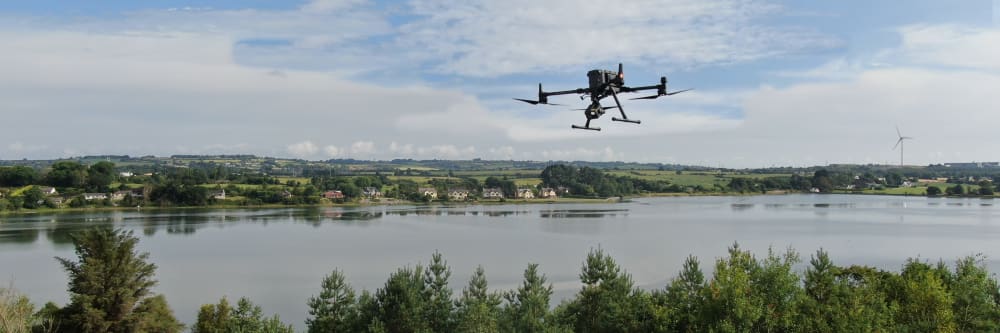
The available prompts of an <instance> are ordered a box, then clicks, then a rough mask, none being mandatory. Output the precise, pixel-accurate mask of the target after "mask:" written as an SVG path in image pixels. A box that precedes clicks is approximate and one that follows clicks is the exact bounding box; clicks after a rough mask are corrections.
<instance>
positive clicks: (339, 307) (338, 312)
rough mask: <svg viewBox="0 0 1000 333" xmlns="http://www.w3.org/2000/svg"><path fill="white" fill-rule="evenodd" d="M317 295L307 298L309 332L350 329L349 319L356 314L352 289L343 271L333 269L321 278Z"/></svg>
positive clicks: (344, 330)
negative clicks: (309, 316)
mask: <svg viewBox="0 0 1000 333" xmlns="http://www.w3.org/2000/svg"><path fill="white" fill-rule="evenodd" d="M321 288H322V289H321V291H320V293H319V296H314V297H310V298H309V302H308V304H309V315H311V316H313V318H309V319H306V326H307V327H308V328H309V332H310V333H313V332H317V333H318V332H347V331H351V322H350V321H351V320H353V319H354V318H355V317H356V316H357V314H356V313H355V312H356V311H357V303H356V300H355V298H354V290H353V289H352V288H351V285H350V284H348V283H347V281H345V279H344V273H343V272H341V271H339V270H334V271H333V272H331V273H330V275H327V276H326V277H325V278H323V283H322V286H321Z"/></svg>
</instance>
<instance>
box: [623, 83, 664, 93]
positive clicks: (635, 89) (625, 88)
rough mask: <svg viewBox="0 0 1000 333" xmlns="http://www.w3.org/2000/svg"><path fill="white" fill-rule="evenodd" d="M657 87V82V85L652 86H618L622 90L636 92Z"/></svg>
mask: <svg viewBox="0 0 1000 333" xmlns="http://www.w3.org/2000/svg"><path fill="white" fill-rule="evenodd" d="M659 89H660V85H658V84H657V85H653V86H641V87H625V86H622V87H621V88H620V90H621V91H622V92H637V91H643V90H659Z"/></svg>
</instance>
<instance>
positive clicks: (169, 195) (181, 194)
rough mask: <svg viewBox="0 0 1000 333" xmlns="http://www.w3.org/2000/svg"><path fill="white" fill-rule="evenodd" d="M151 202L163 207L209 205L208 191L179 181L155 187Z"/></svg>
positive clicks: (150, 195) (151, 193) (150, 197)
mask: <svg viewBox="0 0 1000 333" xmlns="http://www.w3.org/2000/svg"><path fill="white" fill-rule="evenodd" d="M149 200H150V201H151V202H155V203H157V204H159V205H161V206H172V205H184V206H204V205H207V204H208V189H206V188H204V187H201V186H197V185H191V184H185V183H183V182H178V181H170V182H167V183H166V184H163V185H159V186H155V187H154V188H153V190H152V191H150V194H149Z"/></svg>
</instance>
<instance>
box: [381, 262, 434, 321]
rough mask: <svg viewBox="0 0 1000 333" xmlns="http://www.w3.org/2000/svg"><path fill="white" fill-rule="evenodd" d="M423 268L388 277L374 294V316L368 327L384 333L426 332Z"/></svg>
mask: <svg viewBox="0 0 1000 333" xmlns="http://www.w3.org/2000/svg"><path fill="white" fill-rule="evenodd" d="M422 275H423V267H421V266H419V265H417V267H415V268H413V269H411V268H409V267H406V268H401V269H399V270H397V271H396V272H395V273H392V274H391V275H389V280H388V281H386V282H385V286H384V287H382V288H381V289H379V290H377V291H376V292H375V302H376V303H377V304H378V311H377V313H378V316H377V317H376V318H373V319H372V321H371V323H369V329H372V328H373V327H376V328H380V329H384V331H385V332H387V333H412V332H428V331H429V328H428V323H427V320H426V319H425V317H424V314H425V313H426V310H424V307H426V306H427V305H426V304H425V302H424V297H423V291H424V280H423V276H422Z"/></svg>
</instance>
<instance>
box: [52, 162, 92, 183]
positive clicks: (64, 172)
mask: <svg viewBox="0 0 1000 333" xmlns="http://www.w3.org/2000/svg"><path fill="white" fill-rule="evenodd" d="M45 183H46V184H48V185H50V186H55V187H76V188H83V187H84V185H86V183H87V167H86V166H84V165H83V164H80V163H77V162H73V161H59V162H56V163H53V164H52V168H51V169H50V170H49V172H48V173H47V174H45Z"/></svg>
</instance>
